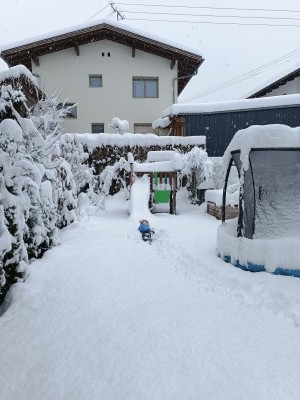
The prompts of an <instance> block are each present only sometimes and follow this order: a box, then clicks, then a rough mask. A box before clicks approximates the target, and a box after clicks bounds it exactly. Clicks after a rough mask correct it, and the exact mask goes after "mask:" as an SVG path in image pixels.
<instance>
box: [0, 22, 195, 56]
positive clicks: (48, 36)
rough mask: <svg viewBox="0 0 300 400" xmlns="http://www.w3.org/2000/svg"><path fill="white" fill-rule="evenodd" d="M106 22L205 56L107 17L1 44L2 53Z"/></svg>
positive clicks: (0, 50)
mask: <svg viewBox="0 0 300 400" xmlns="http://www.w3.org/2000/svg"><path fill="white" fill-rule="evenodd" d="M104 24H105V25H109V26H111V27H114V28H121V29H122V30H124V31H128V32H130V33H133V34H135V35H138V36H143V37H144V38H148V39H151V40H153V41H156V42H161V43H163V44H166V45H168V46H171V47H174V48H177V49H180V50H183V51H184V52H190V53H194V54H196V55H198V56H201V57H203V53H202V51H199V49H195V48H191V47H188V46H186V45H183V44H180V43H177V42H173V41H172V40H168V39H165V38H162V37H160V36H157V35H155V34H153V33H150V32H147V31H144V30H142V29H138V28H135V27H132V26H129V25H126V24H125V23H124V22H122V21H113V20H111V19H107V18H101V19H98V20H97V19H96V20H93V21H90V22H84V23H82V24H77V25H73V26H69V27H66V28H63V29H59V30H55V31H52V32H48V33H43V34H41V35H38V36H34V37H31V38H26V39H23V40H19V41H16V42H12V43H7V44H4V45H2V46H0V52H1V53H2V52H3V51H5V50H9V49H12V48H15V47H21V46H24V45H26V44H32V43H36V42H39V41H42V40H46V39H51V38H55V37H58V36H62V35H66V34H70V33H76V32H78V33H79V32H80V31H82V30H84V29H88V28H94V27H98V26H99V25H104Z"/></svg>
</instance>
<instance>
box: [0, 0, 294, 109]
mask: <svg viewBox="0 0 300 400" xmlns="http://www.w3.org/2000/svg"><path fill="white" fill-rule="evenodd" d="M0 2H1V18H0V46H1V45H3V44H6V43H10V42H14V41H18V40H22V39H26V38H28V37H29V38H30V37H33V36H37V35H40V34H44V33H48V32H51V31H55V30H59V29H61V28H64V27H67V26H72V25H76V24H80V23H84V22H86V21H87V20H88V19H89V18H91V17H92V16H94V15H95V14H96V13H97V12H98V11H100V10H102V9H103V8H104V9H103V11H102V12H100V13H99V14H97V15H96V16H95V17H94V18H92V19H91V21H93V20H95V22H96V21H97V19H99V18H103V17H109V15H110V13H111V12H112V8H111V6H110V5H109V4H108V3H109V2H108V1H107V0H0ZM121 3H122V4H121ZM131 4H135V5H131ZM137 4H144V5H143V6H142V5H137ZM155 5H164V6H167V7H159V6H155ZM175 5H177V6H178V5H180V6H181V7H180V8H174V7H172V6H175ZM115 6H116V7H117V8H118V9H119V10H120V11H123V15H124V16H125V23H126V24H127V25H131V26H135V27H137V28H139V29H143V30H146V31H149V32H152V33H155V34H156V35H158V36H161V37H162V38H167V39H171V40H172V41H175V42H178V43H180V44H183V45H187V46H189V47H193V48H195V49H198V50H199V49H200V50H201V51H202V52H203V54H204V57H205V61H204V63H203V65H202V66H201V67H200V69H199V72H198V75H197V76H196V77H194V78H193V79H192V80H191V82H190V83H189V84H188V85H187V87H186V89H185V90H184V91H183V93H182V95H181V97H180V101H185V100H190V101H193V102H207V101H220V100H232V99H239V98H241V97H242V96H243V95H244V94H246V93H247V92H248V91H250V90H251V89H253V88H255V87H257V86H258V85H260V84H261V83H263V82H265V81H267V80H268V79H270V78H272V77H273V76H275V75H277V74H278V73H280V72H281V71H284V70H285V69H286V68H288V67H289V66H291V65H293V64H296V63H297V62H299V63H300V1H299V0H201V1H199V0H184V1H182V0H168V1H166V0H154V1H152V0H123V1H122V2H115ZM183 6H185V8H183ZM200 6H201V7H208V8H193V7H200ZM221 7H223V9H220V8H221ZM224 8H226V9H224ZM247 9H248V10H247ZM254 9H260V10H254ZM262 9H265V10H268V11H263V10H262ZM274 10H281V11H274ZM283 10H286V11H283ZM288 10H289V11H288ZM291 11H293V12H291ZM158 12H160V13H163V14H160V15H159V14H156V13H158ZM171 14H175V15H171ZM204 14H206V15H207V14H209V15H210V16H204ZM225 16H236V17H235V18H233V17H226V18H225ZM245 17H247V18H245ZM254 17H255V18H254ZM110 18H112V19H113V20H116V19H117V18H116V14H113V15H112V16H111V17H110ZM274 18H277V19H274ZM137 19H138V20H137ZM145 19H149V20H156V22H153V21H145ZM158 19H159V20H160V21H157V20H158ZM166 20H169V21H170V20H173V21H187V22H165V21H166ZM205 22H207V23H205ZM208 22H209V23H208ZM229 22H230V23H234V24H232V25H230V24H228V23H229ZM221 23H222V24H221ZM245 23H247V24H253V25H245ZM260 24H264V25H260ZM268 25H274V26H268ZM280 25H281V26H280ZM285 25H296V27H295V26H285ZM297 50H298V51H297ZM292 52H294V54H290V53H292ZM288 54H290V55H289V56H287V57H285V58H283V59H282V60H281V61H280V60H278V59H279V58H280V57H283V56H285V55H288ZM274 60H277V62H276V63H272V64H271V65H270V66H269V67H268V68H261V69H260V71H259V73H257V74H255V75H254V76H252V77H250V78H249V79H244V78H242V80H241V81H240V82H239V83H237V84H235V85H230V86H227V87H226V88H223V89H222V90H218V91H212V92H211V93H209V94H206V95H204V96H203V94H205V93H208V91H209V90H210V89H211V88H215V87H216V86H217V85H221V84H223V83H224V82H227V81H230V80H232V79H234V78H236V77H239V76H241V75H243V74H246V73H248V72H249V71H252V70H255V69H257V68H259V67H261V66H264V65H265V64H267V63H271V62H272V61H274ZM6 68H7V66H6V64H5V63H4V62H3V61H2V60H1V61H0V70H4V69H6ZM200 94H202V96H201V97H200Z"/></svg>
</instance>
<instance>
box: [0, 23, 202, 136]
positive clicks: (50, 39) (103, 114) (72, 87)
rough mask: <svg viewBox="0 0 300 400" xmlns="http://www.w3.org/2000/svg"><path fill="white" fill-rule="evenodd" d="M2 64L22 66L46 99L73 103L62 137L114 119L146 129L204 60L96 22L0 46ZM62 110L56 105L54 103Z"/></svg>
mask: <svg viewBox="0 0 300 400" xmlns="http://www.w3.org/2000/svg"><path fill="white" fill-rule="evenodd" d="M0 51H1V57H2V58H3V60H4V61H6V62H7V64H8V65H9V66H15V65H18V64H23V65H25V66H26V67H27V68H28V69H29V70H30V71H32V73H33V74H34V75H35V76H36V77H37V78H38V79H39V82H40V88H41V89H42V90H43V91H45V92H46V93H47V94H51V93H53V92H55V91H60V92H61V99H62V102H63V100H65V99H67V100H66V103H65V105H68V106H69V105H71V106H74V107H73V109H72V111H71V112H70V114H69V117H68V118H67V119H66V121H65V131H67V132H78V133H83V132H87V133H88V132H92V133H99V132H104V131H105V132H109V131H111V132H112V131H113V130H112V128H110V127H109V124H110V121H111V120H112V118H114V117H118V118H120V119H121V120H128V121H129V123H130V126H129V131H131V132H140V133H144V132H149V131H150V132H153V131H152V129H151V123H152V121H153V120H154V119H155V118H156V116H157V115H159V114H160V113H161V110H163V109H165V108H166V107H168V106H170V105H171V104H173V103H174V102H176V101H177V96H178V95H179V94H180V93H181V92H182V90H183V89H184V87H185V86H186V85H187V83H188V82H189V81H190V79H191V78H192V76H193V75H195V74H196V73H197V71H198V68H199V66H200V65H201V64H202V62H203V61H204V59H203V56H202V54H201V53H200V52H198V51H197V50H196V51H195V50H191V49H188V48H186V47H182V46H178V45H177V44H174V43H173V42H170V41H166V40H163V39H161V38H158V37H157V36H154V35H152V34H150V33H146V32H144V31H140V30H137V29H135V28H132V27H129V26H126V25H124V24H123V23H122V22H120V21H111V20H106V19H104V20H100V21H98V22H97V24H95V22H93V23H91V22H88V23H85V24H81V25H78V26H75V27H73V28H70V29H65V30H61V31H58V32H54V33H51V34H47V35H44V36H40V37H38V38H33V39H28V40H24V41H22V42H18V43H13V44H8V45H6V46H2V47H1V49H0ZM62 106H63V103H62Z"/></svg>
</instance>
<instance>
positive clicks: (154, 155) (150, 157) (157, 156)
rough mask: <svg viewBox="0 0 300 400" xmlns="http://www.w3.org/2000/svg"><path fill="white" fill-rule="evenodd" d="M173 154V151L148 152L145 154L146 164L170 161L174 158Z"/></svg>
mask: <svg viewBox="0 0 300 400" xmlns="http://www.w3.org/2000/svg"><path fill="white" fill-rule="evenodd" d="M175 154H177V153H176V152H175V151H173V150H165V151H149V152H148V154H147V162H153V161H170V160H172V159H173V158H174V156H175Z"/></svg>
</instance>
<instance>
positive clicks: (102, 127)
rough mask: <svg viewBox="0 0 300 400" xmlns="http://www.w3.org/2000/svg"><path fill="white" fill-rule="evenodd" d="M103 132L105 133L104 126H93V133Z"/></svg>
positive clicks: (94, 124)
mask: <svg viewBox="0 0 300 400" xmlns="http://www.w3.org/2000/svg"><path fill="white" fill-rule="evenodd" d="M103 132H104V124H101V123H98V122H97V123H93V124H92V133H103Z"/></svg>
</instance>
